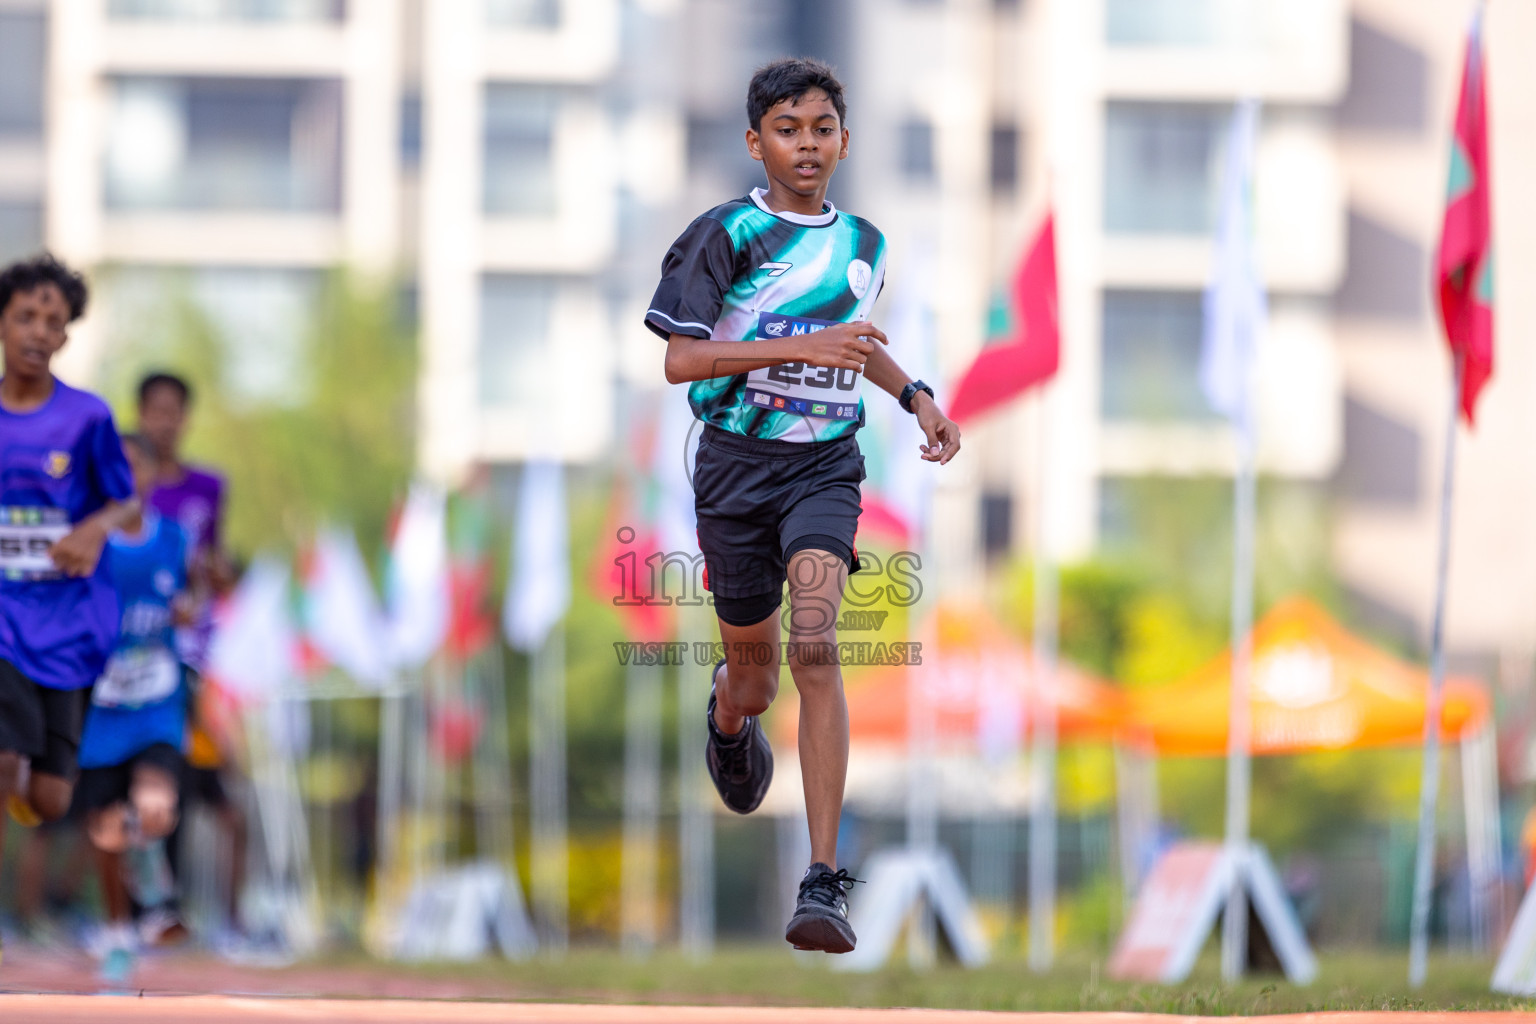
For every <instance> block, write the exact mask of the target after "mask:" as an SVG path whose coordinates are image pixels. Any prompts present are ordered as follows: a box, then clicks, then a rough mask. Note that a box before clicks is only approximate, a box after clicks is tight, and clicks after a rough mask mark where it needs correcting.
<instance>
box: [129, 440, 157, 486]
mask: <svg viewBox="0 0 1536 1024" xmlns="http://www.w3.org/2000/svg"><path fill="white" fill-rule="evenodd" d="M123 454H124V455H126V456H128V468H129V469H131V470H133V493H134V494H136V495H137V496H138V498H139V500H140V501H148V500H149V496H150V495H151V494H153V493H154V490H155V476H156V473H157V470H158V466H157V465H156V463H155V457H154V456H153V455H152V454H150V453H149V452H148V451H147V450H146V449H145V448H144V446H143V445H141V444H136V443H134V442H133V441H124V442H123Z"/></svg>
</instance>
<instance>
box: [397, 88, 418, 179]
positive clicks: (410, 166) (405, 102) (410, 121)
mask: <svg viewBox="0 0 1536 1024" xmlns="http://www.w3.org/2000/svg"><path fill="white" fill-rule="evenodd" d="M421 124H422V121H421V93H419V92H415V91H412V92H408V93H406V94H405V95H404V96H402V97H400V166H401V167H403V168H405V169H407V170H415V169H416V168H418V167H420V166H421Z"/></svg>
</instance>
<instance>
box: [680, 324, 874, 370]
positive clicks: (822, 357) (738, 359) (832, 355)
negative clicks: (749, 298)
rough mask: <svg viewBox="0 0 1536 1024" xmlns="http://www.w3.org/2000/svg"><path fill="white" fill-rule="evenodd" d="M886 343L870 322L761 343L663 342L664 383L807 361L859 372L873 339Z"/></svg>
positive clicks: (686, 338)
mask: <svg viewBox="0 0 1536 1024" xmlns="http://www.w3.org/2000/svg"><path fill="white" fill-rule="evenodd" d="M870 339H875V340H878V341H879V342H880V343H881V344H889V342H888V341H887V340H886V337H885V332H883V331H881V330H880V328H878V327H876V326H875V325H874V324H871V323H864V322H858V323H850V324H837V325H836V326H834V327H828V328H827V329H826V330H824V331H817V332H816V333H815V334H802V335H799V336H797V337H793V338H778V339H771V340H762V341H714V340H712V339H709V338H695V337H693V336H692V335H688V334H676V333H674V334H672V335H671V337H669V338H668V339H667V360H666V372H667V383H668V384H683V383H686V382H687V381H693V380H709V379H711V378H713V377H730V376H733V375H735V374H738V373H749V372H751V371H752V370H760V369H762V368H764V367H767V366H778V365H779V364H780V363H806V364H808V365H810V366H833V367H838V368H840V369H847V370H857V371H860V372H863V370H864V364H865V362H866V361H867V360H868V359H869V355H870V353H871V352H873V351H874V350H875V341H872V340H870Z"/></svg>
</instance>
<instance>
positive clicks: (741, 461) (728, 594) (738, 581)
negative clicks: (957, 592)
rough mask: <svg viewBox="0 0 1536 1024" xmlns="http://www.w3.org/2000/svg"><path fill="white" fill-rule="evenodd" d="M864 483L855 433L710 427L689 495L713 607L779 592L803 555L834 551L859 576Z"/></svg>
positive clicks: (862, 464) (706, 586) (695, 469)
mask: <svg viewBox="0 0 1536 1024" xmlns="http://www.w3.org/2000/svg"><path fill="white" fill-rule="evenodd" d="M863 479H864V456H862V455H860V454H859V443H858V440H857V439H856V438H855V437H853V436H852V435H849V436H848V437H843V438H839V439H837V440H836V441H826V442H805V443H802V442H796V441H771V440H764V439H761V438H755V437H743V436H741V435H740V434H732V433H730V432H728V431H724V430H721V429H719V428H718V427H713V426H709V425H706V426H705V427H704V431H703V436H702V437H701V438H700V439H699V451H698V459H697V461H696V462H695V465H694V475H693V493H694V507H695V509H696V510H697V512H698V520H699V550H700V551H701V552H702V553H703V555H704V587H705V589H707V590H708V591H709V592H710V593H712V594H714V595H715V600H716V604H717V606H718V604H719V602H720V601H721V600H722V599H725V600H728V601H734V600H739V599H742V598H758V597H762V596H764V595H774V597H777V596H778V595H780V594H782V592H783V588H784V580H785V578H786V576H785V567H786V565H787V564H788V562H789V559H790V557H791V556H792V555H794V554H795V552H797V551H804V550H820V551H830V552H831V553H832V554H834V555H836V556H838V557H839V558H841V559H842V560H843V561H845V562H847V563H848V567H849V571H850V572H857V571H858V568H859V562H858V551H857V549H856V548H855V547H854V541H855V534H856V533H857V532H858V528H859V512H860V509H861V506H860V504H859V484H860V482H862V481H863ZM777 604H778V601H777V600H774V601H773V606H775V607H776V606H777ZM727 621H729V620H727Z"/></svg>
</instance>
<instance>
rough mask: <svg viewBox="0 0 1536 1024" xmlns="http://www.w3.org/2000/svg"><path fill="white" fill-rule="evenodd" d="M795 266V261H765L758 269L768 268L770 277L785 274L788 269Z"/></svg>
mask: <svg viewBox="0 0 1536 1024" xmlns="http://www.w3.org/2000/svg"><path fill="white" fill-rule="evenodd" d="M793 266H794V264H793V263H773V262H771V261H770V262H768V263H764V264H763V265H762V266H760V267H758V268H757V269H758V270H766V271H768V276H769V277H780V276H782V275H783V273H784V272H785V271H786V270H788V269H789V268H790V267H793Z"/></svg>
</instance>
